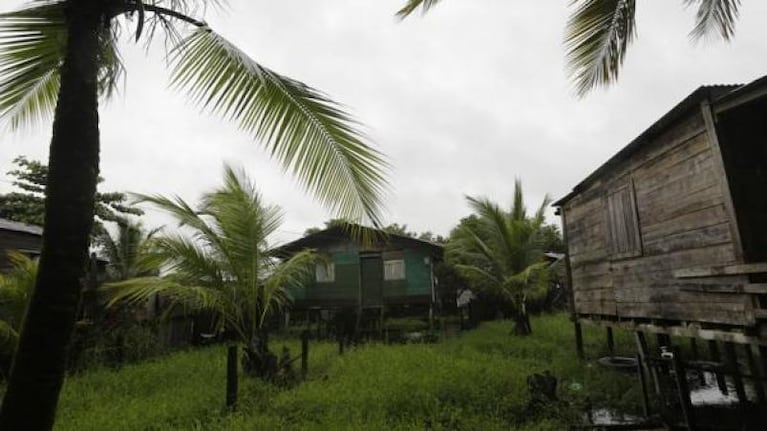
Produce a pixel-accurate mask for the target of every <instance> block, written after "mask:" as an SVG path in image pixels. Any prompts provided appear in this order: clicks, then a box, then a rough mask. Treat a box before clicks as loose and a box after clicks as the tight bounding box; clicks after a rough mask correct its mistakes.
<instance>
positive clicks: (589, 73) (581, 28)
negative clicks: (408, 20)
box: [397, 0, 740, 96]
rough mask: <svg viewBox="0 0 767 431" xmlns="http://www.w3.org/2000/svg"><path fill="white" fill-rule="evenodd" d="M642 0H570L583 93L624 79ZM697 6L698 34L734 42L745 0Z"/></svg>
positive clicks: (571, 56)
mask: <svg viewBox="0 0 767 431" xmlns="http://www.w3.org/2000/svg"><path fill="white" fill-rule="evenodd" d="M439 2H440V0H408V1H407V3H406V4H405V6H403V7H402V8H401V9H400V10H399V12H397V15H398V16H399V17H400V18H403V19H404V18H405V17H407V16H408V15H410V14H412V13H413V12H415V11H416V10H418V9H419V8H420V9H421V10H422V11H423V12H424V13H425V12H427V11H428V10H429V9H431V8H432V7H434V6H435V5H436V4H437V3H439ZM636 3H637V1H636V0H570V7H571V8H572V9H573V11H572V13H571V15H570V19H569V20H568V22H567V28H566V30H565V47H566V49H567V54H566V56H567V61H568V69H569V75H570V78H571V79H572V80H573V82H574V85H575V91H576V93H577V94H578V95H579V96H583V95H585V94H586V93H588V92H589V91H590V90H592V89H593V88H595V87H598V86H602V85H608V84H611V83H613V82H615V81H616V80H617V79H618V75H619V73H620V69H621V66H622V65H623V59H624V57H625V55H626V49H627V48H628V46H629V44H630V43H631V42H632V41H633V39H634V37H635V36H636V23H635V17H636ZM683 4H684V5H685V6H688V7H689V6H694V5H697V12H696V21H695V26H694V27H693V29H692V31H691V32H690V36H691V37H692V38H693V39H700V38H703V37H706V36H710V35H718V36H720V37H721V38H723V39H724V40H727V41H729V40H730V38H731V37H732V35H733V34H734V32H735V22H736V21H737V19H738V8H739V7H740V0H683Z"/></svg>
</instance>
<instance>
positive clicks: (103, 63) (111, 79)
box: [98, 21, 125, 99]
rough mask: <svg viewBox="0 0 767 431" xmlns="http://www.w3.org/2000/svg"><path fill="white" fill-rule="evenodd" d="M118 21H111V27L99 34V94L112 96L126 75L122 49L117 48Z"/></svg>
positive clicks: (107, 96)
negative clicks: (121, 53)
mask: <svg viewBox="0 0 767 431" xmlns="http://www.w3.org/2000/svg"><path fill="white" fill-rule="evenodd" d="M117 26H118V23H117V22H114V21H113V22H111V23H110V28H109V29H106V30H104V31H102V32H101V33H100V34H99V49H100V52H99V76H98V85H99V94H100V95H101V96H102V97H104V98H107V99H108V98H110V97H112V96H113V95H115V93H116V92H117V90H118V88H119V86H120V82H121V81H122V79H123V77H124V76H125V67H124V66H123V62H122V57H121V56H120V51H119V50H118V49H117V39H118V28H117Z"/></svg>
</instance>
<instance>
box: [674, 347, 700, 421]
mask: <svg viewBox="0 0 767 431" xmlns="http://www.w3.org/2000/svg"><path fill="white" fill-rule="evenodd" d="M672 353H673V356H672V358H671V366H672V367H673V369H674V380H676V387H677V390H678V391H679V401H681V403H682V414H683V415H684V421H685V424H686V425H687V429H688V430H695V429H696V427H695V412H694V411H693V408H692V402H691V401H690V389H689V387H688V386H687V371H686V370H685V368H684V364H682V360H681V357H680V355H679V352H678V351H677V350H672Z"/></svg>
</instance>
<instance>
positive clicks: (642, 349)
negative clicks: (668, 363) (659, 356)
mask: <svg viewBox="0 0 767 431" xmlns="http://www.w3.org/2000/svg"><path fill="white" fill-rule="evenodd" d="M634 339H635V341H636V344H637V350H638V351H639V355H640V356H641V357H642V362H643V363H644V364H645V368H647V371H648V372H649V373H650V377H652V382H653V387H654V388H655V393H656V394H660V393H661V391H660V381H659V380H658V374H657V373H656V371H655V368H653V367H650V366H649V364H648V362H647V359H648V358H649V357H650V349H649V347H648V346H647V337H646V336H645V334H644V332H641V331H637V332H635V333H634Z"/></svg>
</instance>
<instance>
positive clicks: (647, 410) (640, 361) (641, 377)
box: [636, 353, 650, 417]
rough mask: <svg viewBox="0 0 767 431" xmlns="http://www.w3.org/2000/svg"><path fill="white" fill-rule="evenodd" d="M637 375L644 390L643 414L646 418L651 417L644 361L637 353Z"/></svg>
mask: <svg viewBox="0 0 767 431" xmlns="http://www.w3.org/2000/svg"><path fill="white" fill-rule="evenodd" d="M636 358H637V375H638V376H639V384H640V385H641V388H642V412H643V413H644V416H645V417H648V416H650V399H649V398H648V396H647V379H646V378H645V374H644V359H643V358H642V355H641V354H639V353H637V355H636Z"/></svg>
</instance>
